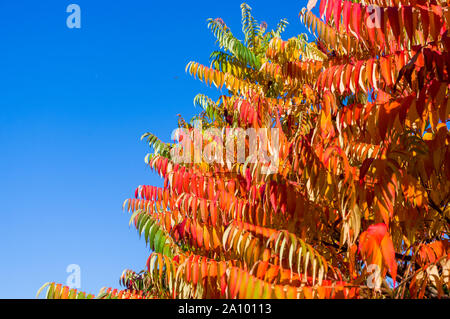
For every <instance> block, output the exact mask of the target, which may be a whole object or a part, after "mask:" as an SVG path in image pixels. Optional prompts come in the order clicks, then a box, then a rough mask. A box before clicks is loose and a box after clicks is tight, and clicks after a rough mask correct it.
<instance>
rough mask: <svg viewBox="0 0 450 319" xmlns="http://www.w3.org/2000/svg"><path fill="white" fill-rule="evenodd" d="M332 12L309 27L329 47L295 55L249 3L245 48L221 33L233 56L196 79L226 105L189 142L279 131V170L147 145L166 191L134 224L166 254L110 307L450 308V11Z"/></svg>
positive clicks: (306, 46)
mask: <svg viewBox="0 0 450 319" xmlns="http://www.w3.org/2000/svg"><path fill="white" fill-rule="evenodd" d="M316 9H317V8H316ZM318 9H319V11H320V17H321V18H320V17H318V16H316V15H314V14H313V13H312V11H310V10H307V9H303V10H302V11H301V12H300V15H299V18H300V20H301V21H302V22H303V23H304V24H305V25H306V27H307V28H308V30H309V31H310V32H311V33H312V34H314V35H315V36H316V37H317V40H316V41H308V36H306V35H305V34H301V35H299V36H298V37H294V38H291V39H288V40H282V39H281V34H282V32H283V31H284V29H285V27H286V26H287V22H286V21H285V20H281V21H280V23H279V24H278V26H277V27H276V29H274V30H271V31H267V25H266V24H265V23H259V22H257V21H256V19H255V18H254V17H253V16H252V15H251V9H250V7H249V6H248V5H246V4H243V5H242V6H241V10H242V31H243V34H244V39H243V40H238V39H237V38H236V37H235V36H234V35H233V33H232V32H231V30H230V29H229V28H228V26H227V25H226V24H225V22H224V21H223V20H221V19H210V20H208V28H209V29H210V30H211V31H212V33H213V35H214V36H215V37H216V39H217V44H218V46H219V48H220V50H217V51H214V52H213V53H212V54H211V63H210V65H208V66H205V65H202V64H200V63H197V62H190V63H189V64H188V66H187V68H186V71H187V72H188V73H189V74H190V75H192V76H193V77H194V78H197V79H199V80H200V81H203V82H204V83H205V84H207V85H208V86H213V85H214V86H215V87H217V88H218V90H219V91H220V95H219V96H218V98H217V99H212V98H210V97H207V96H205V95H198V96H197V97H196V98H195V100H194V101H195V103H196V105H198V106H201V107H202V108H203V111H202V112H201V113H200V114H199V115H198V116H197V117H196V118H195V119H197V120H201V121H202V123H203V128H202V130H201V131H200V132H199V130H198V128H196V127H195V126H194V125H193V124H192V123H193V122H192V121H190V122H186V121H185V120H183V119H182V118H180V120H179V127H180V128H185V129H186V130H187V131H188V132H190V133H192V134H201V135H202V134H203V135H204V136H202V137H203V141H204V142H205V141H208V142H214V141H213V139H212V138H211V136H208V135H207V134H206V133H205V130H206V129H208V128H219V129H220V130H223V129H225V128H231V127H241V128H244V129H247V128H255V129H257V128H264V127H266V128H272V127H274V128H278V129H279V132H280V136H279V141H280V143H279V163H278V170H277V172H275V173H274V174H263V173H262V170H263V166H264V165H265V164H262V163H259V162H256V163H237V162H234V163H232V164H231V165H227V163H220V162H213V163H209V162H207V161H205V160H201V161H199V162H195V161H194V162H190V163H175V162H174V160H173V158H172V155H171V154H172V153H171V150H172V149H173V148H174V147H175V144H176V143H164V142H162V141H161V140H159V139H158V138H157V137H155V136H154V135H152V134H150V133H147V134H145V135H144V136H143V138H144V139H146V141H147V142H148V143H149V145H150V146H151V147H152V148H153V150H154V151H153V153H151V154H149V156H147V157H146V162H147V164H148V165H149V166H150V167H151V168H152V169H153V170H154V171H155V172H156V173H157V174H159V175H160V176H161V178H162V179H163V180H164V186H163V187H155V186H148V185H141V186H139V187H137V189H136V191H135V194H134V195H135V196H134V198H130V199H127V200H126V201H125V203H124V209H125V210H126V211H129V212H130V213H131V219H130V224H133V225H134V226H135V227H136V228H137V230H138V232H139V234H140V235H141V236H142V237H144V239H145V241H146V242H147V243H148V244H149V246H150V248H151V250H152V252H151V254H150V257H149V258H148V261H147V268H146V269H145V270H143V271H142V272H140V273H136V272H133V271H131V270H127V271H125V272H124V273H123V275H122V277H121V282H122V284H123V285H124V287H125V290H124V291H121V292H118V291H111V290H105V291H103V292H102V293H101V295H99V297H101V298H109V297H118V298H123V297H156V298H437V297H439V298H440V297H449V296H450V291H449V288H450V283H449V277H450V259H449V252H450V241H449V237H448V235H449V232H448V231H449V221H450V206H449V201H450V148H449V142H450V134H449V131H448V122H449V119H450V99H449V89H450V85H449V83H450V82H449V71H450V34H449V25H450V9H449V2H448V1H447V2H446V1H442V0H440V1H438V0H434V1H426V0H369V1H364V3H356V2H350V1H341V0H321V1H320V4H319V7H318ZM309 37H311V35H309ZM175 142H178V141H175ZM243 147H245V148H246V149H247V150H248V143H247V142H246V143H244V146H243ZM47 293H48V295H47V296H48V297H68V296H70V290H68V289H67V288H66V290H64V288H63V287H61V286H57V285H55V284H50V286H49V289H48V291H47ZM72 296H75V297H76V296H77V294H76V293H72Z"/></svg>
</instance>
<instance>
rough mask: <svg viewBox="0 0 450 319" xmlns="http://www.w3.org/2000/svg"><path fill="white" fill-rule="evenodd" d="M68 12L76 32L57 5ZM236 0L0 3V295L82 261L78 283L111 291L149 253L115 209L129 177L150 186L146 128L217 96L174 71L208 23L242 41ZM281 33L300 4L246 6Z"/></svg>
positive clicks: (203, 46) (198, 46)
mask: <svg viewBox="0 0 450 319" xmlns="http://www.w3.org/2000/svg"><path fill="white" fill-rule="evenodd" d="M71 3H76V4H78V5H79V6H80V7H81V29H69V28H67V27H66V18H67V16H68V15H69V14H68V13H66V7H67V6H68V5H69V4H71ZM240 3H241V1H170V2H165V1H148V0H145V1H137V0H135V1H120V0H115V1H100V0H89V1H87V0H86V1H81V0H72V1H62V0H58V1H50V0H46V1H37V2H36V1H1V2H0V42H1V49H0V111H1V113H0V146H1V156H0V202H1V208H0V214H1V216H0V217H1V219H0V220H1V222H0V234H1V240H0V253H1V257H0V258H1V259H0V260H1V262H0V280H1V284H0V298H34V297H35V294H36V292H37V290H38V288H39V287H40V286H41V285H42V284H44V283H45V282H47V281H56V282H61V283H65V282H66V278H67V276H68V273H66V267H67V266H68V265H69V264H78V265H80V267H81V290H83V291H87V292H90V293H95V294H96V293H98V291H99V289H100V288H101V287H103V286H109V287H114V288H119V287H120V286H119V284H118V280H119V277H120V275H121V273H122V271H123V270H124V269H126V268H131V269H134V270H137V271H138V270H141V269H143V268H144V267H145V263H146V260H147V257H148V255H149V249H148V248H147V247H146V246H145V242H144V241H143V240H139V237H138V235H137V233H136V230H135V229H134V228H129V227H128V219H129V215H128V214H127V213H124V212H122V208H121V207H122V203H123V201H124V199H126V198H128V197H131V196H132V195H133V193H134V189H135V187H136V186H138V185H139V184H153V185H161V181H160V180H159V179H158V178H157V177H156V176H155V175H154V174H153V173H151V172H150V171H149V169H148V168H147V167H146V166H145V163H144V157H145V155H146V153H147V151H148V147H147V146H146V144H145V143H144V142H141V141H140V140H139V137H140V136H141V134H143V133H145V132H147V131H151V132H153V133H155V134H157V135H158V136H160V137H161V138H162V139H163V140H166V141H167V140H168V139H169V137H170V133H171V131H172V130H173V129H174V128H175V127H176V122H177V117H176V114H177V113H180V114H182V115H183V116H184V117H185V118H190V117H191V116H192V115H193V114H195V113H196V112H198V111H199V109H195V108H194V106H193V104H192V100H193V98H194V96H195V95H196V94H197V93H206V94H212V96H214V94H217V93H216V91H215V90H212V89H208V88H207V87H206V86H205V85H203V84H202V83H201V82H199V81H197V80H194V79H193V78H191V77H190V76H188V75H187V74H186V73H185V66H186V64H187V63H188V62H189V61H190V60H196V61H198V62H202V63H205V64H207V63H208V57H209V53H210V52H211V51H212V50H213V49H214V48H215V46H214V38H213V36H212V34H211V32H210V31H209V30H208V29H207V27H206V19H207V18H210V17H211V18H216V17H222V18H223V19H224V20H225V22H226V23H227V24H228V25H229V26H230V27H231V29H232V30H234V33H235V34H236V35H238V36H239V37H241V35H242V33H241V26H240ZM248 4H249V5H250V6H252V7H253V14H254V15H255V16H256V17H257V18H258V19H260V20H264V21H266V22H268V24H269V28H272V27H275V24H276V23H277V22H278V21H279V19H280V18H287V19H288V20H289V22H290V25H289V27H288V29H287V31H286V33H285V35H284V37H291V36H294V35H296V34H298V33H301V32H305V29H304V27H303V25H302V24H301V22H300V21H299V18H298V13H299V12H300V10H301V8H302V7H303V6H306V0H305V1H262V0H257V1H248Z"/></svg>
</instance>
